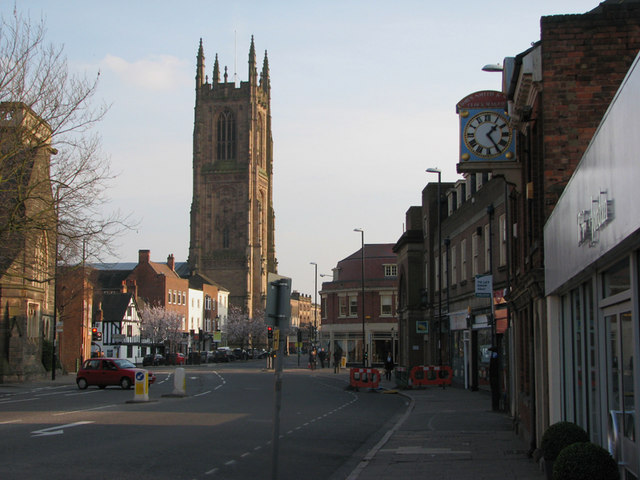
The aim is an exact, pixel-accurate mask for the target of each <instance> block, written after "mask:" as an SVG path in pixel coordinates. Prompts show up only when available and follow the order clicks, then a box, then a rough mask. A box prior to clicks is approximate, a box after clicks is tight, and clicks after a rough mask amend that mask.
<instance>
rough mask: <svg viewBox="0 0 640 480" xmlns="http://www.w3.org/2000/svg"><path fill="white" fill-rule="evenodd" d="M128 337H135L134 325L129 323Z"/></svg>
mask: <svg viewBox="0 0 640 480" xmlns="http://www.w3.org/2000/svg"><path fill="white" fill-rule="evenodd" d="M127 337H133V325H127Z"/></svg>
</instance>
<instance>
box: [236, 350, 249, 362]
mask: <svg viewBox="0 0 640 480" xmlns="http://www.w3.org/2000/svg"><path fill="white" fill-rule="evenodd" d="M233 356H234V357H236V360H246V359H247V358H249V355H248V354H247V352H246V350H245V349H243V348H234V349H233Z"/></svg>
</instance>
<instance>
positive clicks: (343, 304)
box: [338, 297, 347, 317]
mask: <svg viewBox="0 0 640 480" xmlns="http://www.w3.org/2000/svg"><path fill="white" fill-rule="evenodd" d="M338 303H339V307H340V314H339V315H340V316H341V317H346V316H347V297H338Z"/></svg>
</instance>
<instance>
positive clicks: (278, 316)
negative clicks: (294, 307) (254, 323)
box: [264, 273, 291, 328]
mask: <svg viewBox="0 0 640 480" xmlns="http://www.w3.org/2000/svg"><path fill="white" fill-rule="evenodd" d="M267 279H268V282H267V308H266V310H265V312H264V323H265V324H267V325H270V326H272V327H280V328H286V327H288V326H289V319H290V318H291V279H290V278H288V277H282V276H280V275H277V274H275V273H269V275H268V276H267Z"/></svg>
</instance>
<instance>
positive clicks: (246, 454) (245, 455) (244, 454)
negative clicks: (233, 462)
mask: <svg viewBox="0 0 640 480" xmlns="http://www.w3.org/2000/svg"><path fill="white" fill-rule="evenodd" d="M249 455H251V453H249V452H244V453H243V454H242V455H240V458H244V457H248V456H249Z"/></svg>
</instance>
